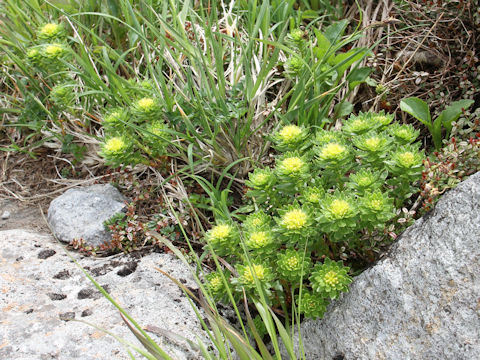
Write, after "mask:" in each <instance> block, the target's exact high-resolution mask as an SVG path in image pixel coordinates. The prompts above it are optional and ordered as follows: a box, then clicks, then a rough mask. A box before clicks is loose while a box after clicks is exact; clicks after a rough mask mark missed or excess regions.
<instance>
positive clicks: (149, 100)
mask: <svg viewBox="0 0 480 360" xmlns="http://www.w3.org/2000/svg"><path fill="white" fill-rule="evenodd" d="M160 110H161V108H160V103H159V102H158V100H157V99H156V98H153V97H143V98H141V99H138V100H137V101H135V103H134V104H133V107H132V112H133V114H134V115H136V118H137V120H138V121H145V120H154V119H155V118H156V117H158V116H159V115H160Z"/></svg>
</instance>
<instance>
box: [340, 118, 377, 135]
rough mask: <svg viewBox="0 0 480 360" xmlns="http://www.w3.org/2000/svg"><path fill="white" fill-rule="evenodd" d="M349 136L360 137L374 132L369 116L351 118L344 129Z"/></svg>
mask: <svg viewBox="0 0 480 360" xmlns="http://www.w3.org/2000/svg"><path fill="white" fill-rule="evenodd" d="M342 130H343V131H345V132H346V133H348V134H355V135H360V134H364V133H366V132H368V131H370V130H372V122H371V121H370V118H369V117H368V116H351V117H350V118H349V119H348V120H347V121H346V122H345V124H344V125H343V128H342Z"/></svg>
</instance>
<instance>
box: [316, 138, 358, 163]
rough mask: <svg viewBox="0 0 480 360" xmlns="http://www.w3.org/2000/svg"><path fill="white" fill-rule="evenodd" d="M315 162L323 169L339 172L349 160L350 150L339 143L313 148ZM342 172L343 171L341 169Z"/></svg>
mask: <svg viewBox="0 0 480 360" xmlns="http://www.w3.org/2000/svg"><path fill="white" fill-rule="evenodd" d="M315 153H316V155H317V161H318V164H319V165H320V166H322V167H323V168H330V169H335V170H341V168H340V167H341V166H344V165H346V164H347V163H348V162H349V161H350V159H351V153H350V149H349V148H348V147H347V145H344V144H342V143H340V142H329V143H327V144H325V145H323V146H319V147H316V148H315ZM343 170H344V169H343Z"/></svg>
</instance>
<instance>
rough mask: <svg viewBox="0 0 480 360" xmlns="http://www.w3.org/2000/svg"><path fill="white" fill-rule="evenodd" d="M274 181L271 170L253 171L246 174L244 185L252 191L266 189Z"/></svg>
mask: <svg viewBox="0 0 480 360" xmlns="http://www.w3.org/2000/svg"><path fill="white" fill-rule="evenodd" d="M274 181H275V177H274V176H273V173H272V170H271V169H269V168H265V169H255V170H254V171H253V172H251V173H249V174H248V181H247V182H246V184H247V186H250V187H251V188H254V189H266V188H269V187H270V186H271V185H272V184H273V182H274Z"/></svg>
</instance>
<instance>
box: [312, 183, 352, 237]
mask: <svg viewBox="0 0 480 360" xmlns="http://www.w3.org/2000/svg"><path fill="white" fill-rule="evenodd" d="M320 208H321V210H320V216H319V218H318V220H319V222H320V223H321V224H322V231H323V232H325V233H327V234H329V237H330V239H331V240H334V241H338V240H343V239H345V237H346V236H350V235H351V234H352V233H353V232H354V231H355V229H357V227H358V224H357V214H358V209H357V206H356V205H355V200H354V198H353V196H349V195H346V194H344V193H342V192H336V193H334V194H333V195H331V194H327V195H326V196H325V197H324V199H323V200H322V202H321V204H320Z"/></svg>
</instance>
